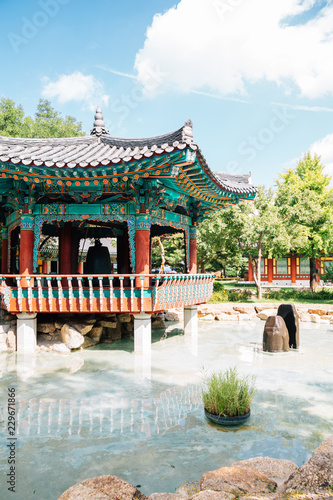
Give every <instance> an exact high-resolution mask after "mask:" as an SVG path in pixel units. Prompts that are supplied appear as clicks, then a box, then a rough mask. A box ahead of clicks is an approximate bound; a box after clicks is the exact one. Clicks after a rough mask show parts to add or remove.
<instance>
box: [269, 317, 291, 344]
mask: <svg viewBox="0 0 333 500" xmlns="http://www.w3.org/2000/svg"><path fill="white" fill-rule="evenodd" d="M263 350H264V351H266V352H280V351H289V333H288V330H287V327H286V324H285V322H284V319H283V318H282V317H281V316H269V318H268V319H267V321H266V323H265V328H264V335H263Z"/></svg>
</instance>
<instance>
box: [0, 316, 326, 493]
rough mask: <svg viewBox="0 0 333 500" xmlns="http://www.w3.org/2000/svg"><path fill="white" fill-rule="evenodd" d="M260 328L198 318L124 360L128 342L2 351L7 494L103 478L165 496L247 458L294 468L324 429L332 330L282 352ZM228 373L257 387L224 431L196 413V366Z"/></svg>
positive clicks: (303, 336)
mask: <svg viewBox="0 0 333 500" xmlns="http://www.w3.org/2000/svg"><path fill="white" fill-rule="evenodd" d="M263 327H264V322H262V321H260V320H256V321H254V320H253V321H249V322H240V323H235V322H217V321H213V322H203V321H202V322H199V334H198V337H197V338H195V337H194V338H191V337H185V336H183V335H180V333H182V331H181V325H180V324H176V323H172V324H171V326H169V327H168V330H167V333H166V334H165V335H163V331H155V332H154V333H153V345H152V353H151V358H149V359H145V358H143V357H142V356H139V355H135V354H134V353H133V339H131V340H121V341H118V342H115V343H114V344H113V345H104V346H103V345H99V346H97V347H95V348H92V349H90V350H85V351H77V352H74V353H72V354H70V355H61V354H57V353H51V352H50V353H42V352H41V353H38V354H37V355H36V356H31V355H30V356H17V355H16V354H8V355H7V354H0V376H1V379H0V384H1V395H2V396H1V413H0V415H1V422H0V429H1V441H2V444H5V443H6V442H7V438H8V431H7V408H6V401H7V389H8V388H12V387H14V388H15V391H16V400H17V404H16V422H17V428H16V437H17V440H16V450H15V451H16V495H15V498H16V499H18V500H21V499H22V500H23V499H24V500H32V499H36V498H38V499H41V500H44V499H45V500H46V499H47V500H56V499H57V498H58V497H59V496H60V494H61V493H62V492H63V491H65V490H66V489H67V488H68V487H69V486H71V485H73V484H75V483H77V482H79V481H82V480H84V479H88V478H91V477H96V476H100V475H102V474H112V475H116V476H119V477H121V478H122V479H124V480H125V481H128V482H129V483H131V484H133V485H135V486H138V485H140V486H138V488H139V489H140V490H141V491H142V492H143V493H145V494H146V495H149V494H151V493H153V492H157V491H165V492H173V491H174V490H175V488H176V487H177V485H178V484H179V483H181V482H183V481H194V480H199V479H200V478H201V475H202V474H203V472H206V471H208V470H213V469H217V468H219V467H223V466H229V465H231V464H232V463H233V462H234V461H236V460H241V459H246V458H250V457H254V456H270V457H275V458H284V459H289V460H292V461H294V462H295V463H296V464H297V465H299V466H300V465H302V464H303V463H304V462H305V461H306V460H308V459H309V457H310V456H311V454H312V452H313V450H314V449H315V448H316V447H317V446H318V445H319V444H320V443H321V442H322V441H323V440H324V439H325V438H327V437H328V436H329V435H330V434H331V433H332V424H333V403H332V394H333V325H317V324H304V323H303V324H301V331H300V349H299V350H298V351H290V352H289V353H279V354H271V353H264V352H262V347H261V344H262V332H263ZM230 366H238V368H239V372H240V373H244V374H249V375H255V376H256V377H257V389H258V391H257V394H256V396H255V399H254V402H253V404H252V407H251V413H252V414H251V417H250V420H249V421H248V423H247V424H246V425H245V426H243V427H241V428H236V429H223V428H219V427H216V426H215V425H214V424H210V423H208V421H207V420H206V419H205V417H204V414H203V406H202V403H201V383H202V379H203V373H204V371H207V372H211V371H212V370H224V369H226V368H228V367H230ZM8 450H9V448H7V449H6V446H2V447H1V462H0V467H1V478H2V483H1V484H2V488H1V489H2V491H4V488H6V485H5V482H6V479H5V477H6V474H7V473H8V469H9V465H8V462H7V461H8ZM3 498H5V497H3ZM8 498H9V495H8Z"/></svg>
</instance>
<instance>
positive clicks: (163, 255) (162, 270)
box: [158, 238, 165, 274]
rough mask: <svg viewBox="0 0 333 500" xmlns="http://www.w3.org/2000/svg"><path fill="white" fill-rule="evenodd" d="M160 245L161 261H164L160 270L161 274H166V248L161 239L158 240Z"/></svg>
mask: <svg viewBox="0 0 333 500" xmlns="http://www.w3.org/2000/svg"><path fill="white" fill-rule="evenodd" d="M158 243H159V245H160V247H161V259H162V262H161V269H160V274H164V266H165V252H164V246H163V243H162V241H161V238H158Z"/></svg>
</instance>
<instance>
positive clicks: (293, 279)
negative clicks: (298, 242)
mask: <svg viewBox="0 0 333 500" xmlns="http://www.w3.org/2000/svg"><path fill="white" fill-rule="evenodd" d="M290 267H291V269H290V274H291V284H292V285H296V279H297V272H296V257H291V259H290Z"/></svg>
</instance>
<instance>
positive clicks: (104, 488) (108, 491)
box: [58, 476, 148, 500]
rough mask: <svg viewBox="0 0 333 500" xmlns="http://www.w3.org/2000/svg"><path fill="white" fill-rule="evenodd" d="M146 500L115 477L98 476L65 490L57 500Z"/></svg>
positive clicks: (141, 494) (131, 487) (137, 491)
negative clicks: (80, 499)
mask: <svg viewBox="0 0 333 500" xmlns="http://www.w3.org/2000/svg"><path fill="white" fill-rule="evenodd" d="M79 498H82V499H84V500H119V499H121V500H134V499H135V500H147V499H148V497H147V496H146V495H144V494H143V493H141V492H140V491H139V490H138V489H137V488H135V486H132V485H131V484H129V483H126V481H123V480H122V479H120V478H119V477H117V476H99V477H94V478H92V479H86V480H85V481H82V483H78V484H75V485H74V486H71V487H70V488H68V490H66V491H65V492H64V493H63V494H62V495H61V496H60V497H59V498H58V500H78V499H79Z"/></svg>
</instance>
